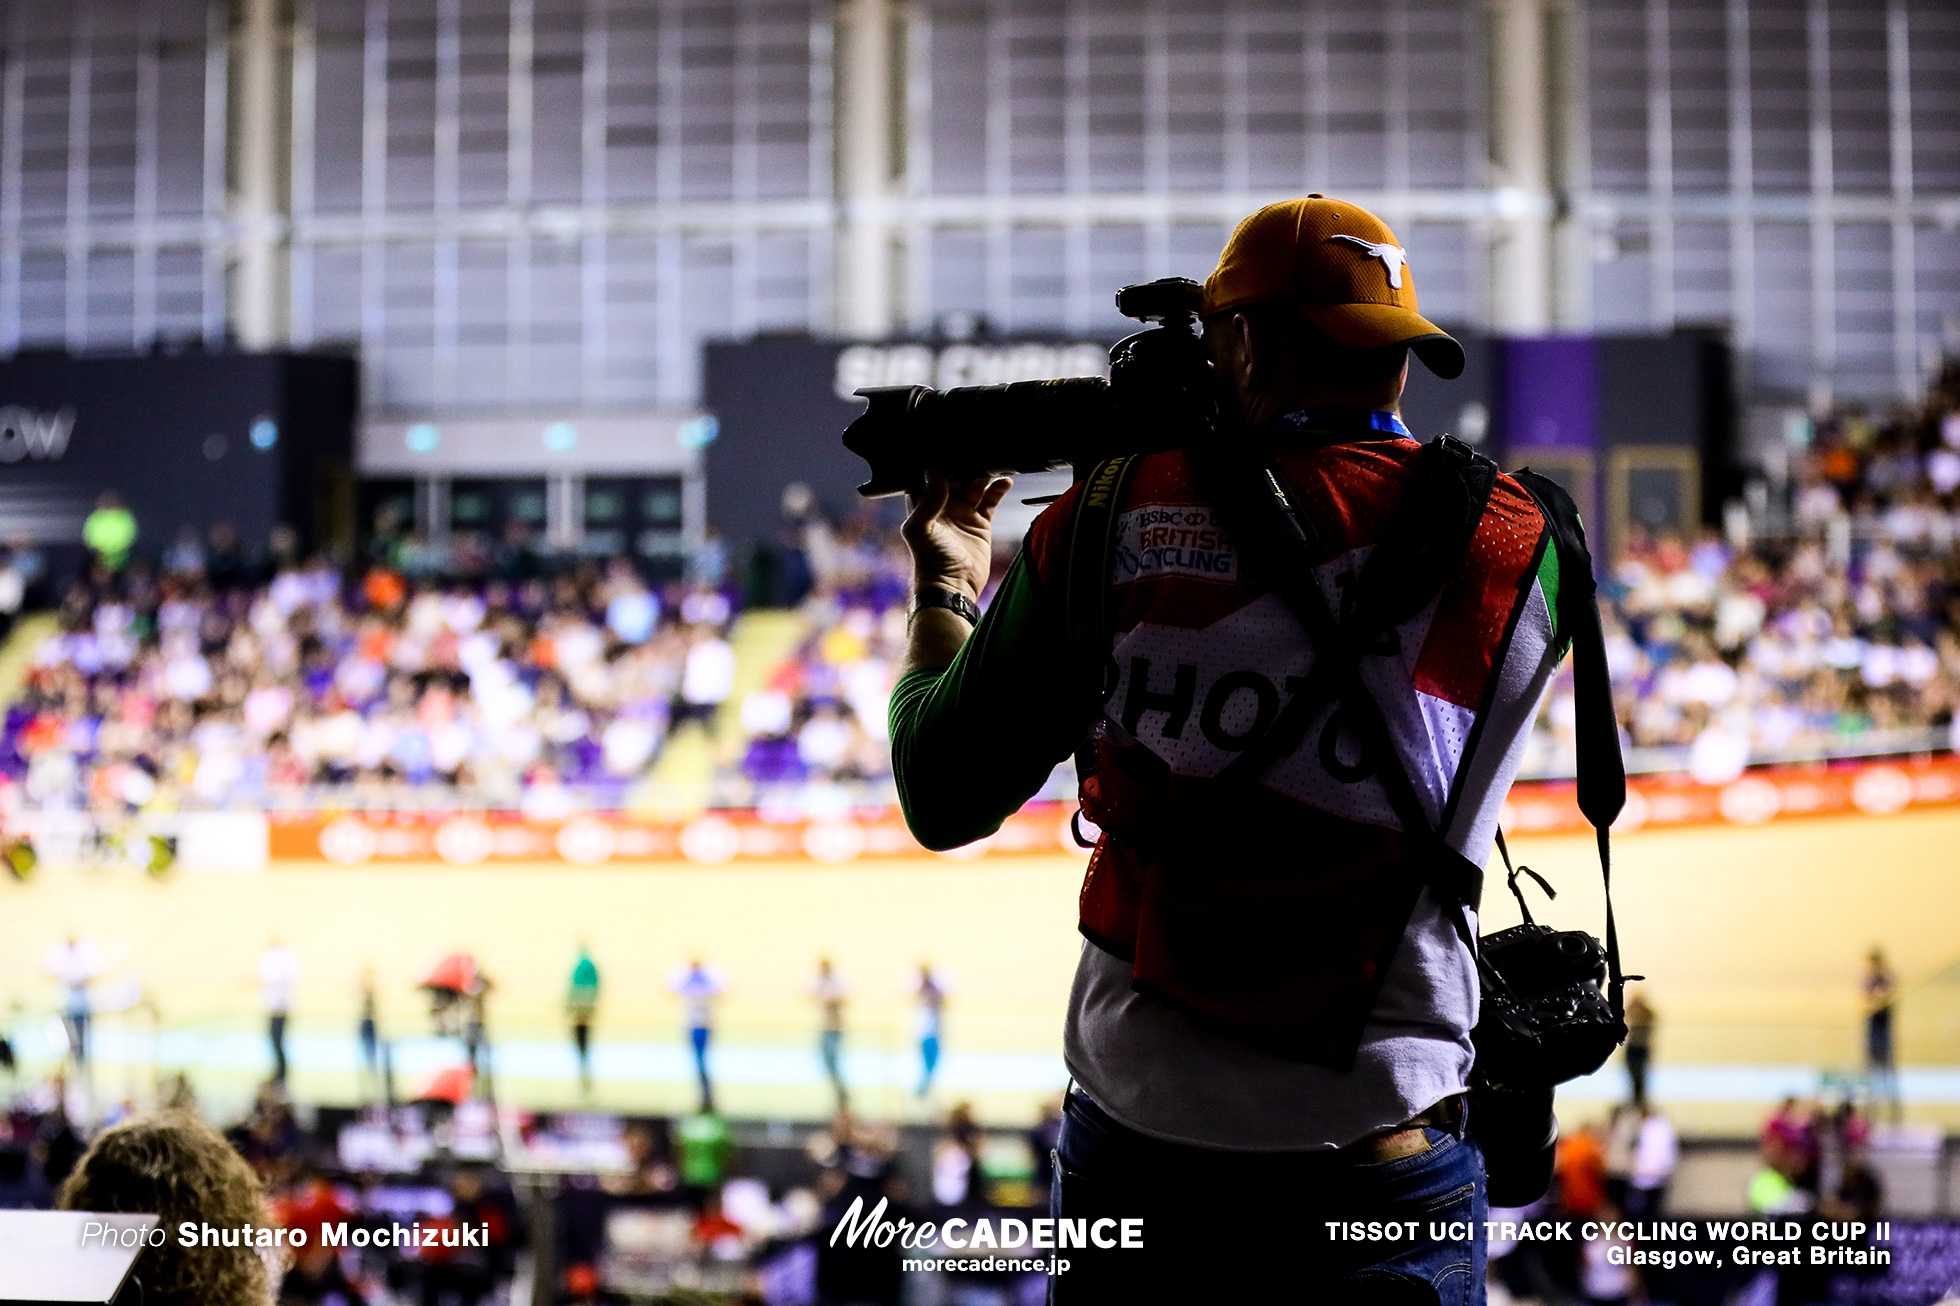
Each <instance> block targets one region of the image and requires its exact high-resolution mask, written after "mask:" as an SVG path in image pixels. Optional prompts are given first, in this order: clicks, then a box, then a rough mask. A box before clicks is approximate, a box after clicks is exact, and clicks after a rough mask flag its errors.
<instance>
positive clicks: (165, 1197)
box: [58, 1111, 272, 1306]
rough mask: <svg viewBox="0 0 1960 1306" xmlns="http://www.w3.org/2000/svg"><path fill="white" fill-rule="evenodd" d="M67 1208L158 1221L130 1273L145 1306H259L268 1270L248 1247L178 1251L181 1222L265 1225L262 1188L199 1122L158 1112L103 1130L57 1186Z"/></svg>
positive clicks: (266, 1294)
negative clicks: (162, 1234)
mask: <svg viewBox="0 0 1960 1306" xmlns="http://www.w3.org/2000/svg"><path fill="white" fill-rule="evenodd" d="M58 1204H59V1205H60V1206H61V1207H62V1209H64V1210H69V1211H109V1212H128V1213H132V1214H135V1213H141V1214H149V1215H156V1216H159V1217H161V1227H162V1228H164V1229H165V1230H168V1231H170V1234H169V1236H168V1237H167V1238H165V1239H164V1241H163V1243H162V1245H160V1246H155V1247H148V1248H145V1249H144V1251H143V1254H142V1255H141V1256H140V1257H138V1258H137V1262H136V1268H135V1273H136V1274H137V1276H138V1277H140V1278H141V1279H142V1281H143V1300H144V1301H145V1302H147V1303H149V1306H264V1303H266V1302H268V1301H270V1300H271V1297H272V1292H271V1284H270V1281H269V1276H268V1272H267V1268H266V1264H265V1262H264V1261H263V1260H261V1259H260V1257H259V1254H258V1253H257V1252H256V1251H254V1250H252V1249H251V1248H248V1247H182V1246H179V1245H178V1242H177V1237H176V1232H175V1230H176V1228H177V1225H178V1224H179V1223H181V1222H183V1221H185V1220H189V1221H192V1222H201V1223H204V1224H210V1225H214V1226H216V1227H218V1228H221V1229H223V1228H229V1229H236V1228H237V1227H238V1226H240V1225H242V1224H250V1225H254V1226H264V1225H269V1224H271V1223H272V1219H271V1216H270V1214H269V1213H268V1212H267V1210H266V1205H265V1190H264V1189H263V1187H261V1185H260V1183H259V1179H258V1176H257V1175H255V1174H253V1173H252V1168H251V1167H250V1166H249V1165H247V1164H245V1161H244V1158H242V1157H240V1156H239V1155H238V1153H236V1152H234V1151H233V1150H232V1149H231V1145H230V1144H229V1143H227V1142H225V1140H224V1138H223V1137H222V1136H221V1135H220V1134H219V1133H218V1131H217V1130H215V1129H213V1128H211V1126H210V1125H207V1124H205V1123H204V1122H203V1121H202V1120H199V1119H198V1118H197V1117H196V1116H193V1115H190V1114H188V1113H185V1112H182V1111H164V1112H160V1113H158V1114H155V1115H145V1116H136V1117H134V1118H132V1119H129V1120H125V1121H123V1122H122V1123H121V1124H118V1125H115V1126H113V1127H112V1128H110V1129H107V1130H104V1131H103V1132H102V1134H101V1135H100V1136H98V1137H97V1138H96V1140H95V1141H94V1142H93V1143H91V1144H89V1148H88V1151H87V1152H85V1153H83V1155H82V1159H81V1160H80V1161H79V1162H78V1163H77V1164H76V1166H75V1170H74V1173H72V1174H70V1175H69V1176H68V1179H67V1182H65V1183H63V1184H62V1186H61V1196H60V1199H59V1202H58Z"/></svg>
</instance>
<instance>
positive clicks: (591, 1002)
mask: <svg viewBox="0 0 1960 1306" xmlns="http://www.w3.org/2000/svg"><path fill="white" fill-rule="evenodd" d="M598 1011H599V963H598V962H596V961H594V960H592V949H591V948H590V947H588V946H587V945H586V944H585V942H584V941H583V940H581V941H580V942H579V945H578V960H577V961H574V962H573V963H572V981H571V985H570V987H569V989H568V990H567V992H566V994H565V1014H566V1016H567V1017H568V1018H569V1019H570V1020H571V1024H572V1050H573V1051H574V1052H576V1053H577V1054H578V1082H579V1089H580V1091H581V1092H583V1093H584V1094H585V1095H586V1096H587V1097H590V1096H591V1095H592V1018H593V1017H594V1016H595V1015H597V1014H598Z"/></svg>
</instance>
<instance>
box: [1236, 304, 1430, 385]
mask: <svg viewBox="0 0 1960 1306" xmlns="http://www.w3.org/2000/svg"><path fill="white" fill-rule="evenodd" d="M1232 311H1233V312H1234V313H1242V314H1244V315H1245V316H1246V317H1247V318H1249V319H1250V320H1251V321H1252V324H1253V325H1254V326H1255V327H1257V328H1258V329H1260V330H1261V331H1264V332H1267V333H1274V334H1277V335H1278V336H1279V337H1280V339H1281V340H1282V341H1284V342H1285V343H1286V344H1287V345H1288V346H1289V347H1290V349H1291V351H1292V352H1293V353H1294V355H1295V356H1296V357H1298V358H1299V359H1300V361H1301V362H1302V363H1303V364H1304V365H1305V367H1306V370H1307V372H1308V374H1309V375H1310V376H1311V377H1312V378H1313V379H1315V380H1318V381H1324V382H1327V383H1329V384H1332V385H1338V386H1350V387H1354V388H1357V389H1365V388H1366V387H1368V386H1375V385H1382V384H1384V383H1386V382H1388V381H1391V380H1393V379H1394V378H1396V377H1398V376H1400V375H1401V374H1402V369H1403V368H1404V367H1406V366H1408V363H1409V347H1408V346H1407V345H1377V346H1374V347H1372V348H1366V349H1362V348H1356V347H1355V346H1353V345H1344V344H1342V343H1341V342H1340V341H1338V340H1336V339H1334V337H1332V336H1330V335H1328V334H1327V333H1326V332H1325V331H1322V330H1321V329H1320V328H1319V327H1317V326H1315V325H1314V324H1313V323H1312V322H1311V321H1310V320H1308V318H1307V315H1306V314H1305V313H1302V312H1301V311H1300V309H1299V306H1298V305H1297V304H1294V303H1292V302H1290V301H1288V300H1283V299H1264V300H1260V301H1258V302H1257V303H1252V304H1246V305H1244V306H1243V307H1241V308H1237V309H1234V310H1232ZM1220 316H1228V315H1226V314H1221V315H1220Z"/></svg>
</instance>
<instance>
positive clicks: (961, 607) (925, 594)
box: [912, 585, 980, 626]
mask: <svg viewBox="0 0 1960 1306" xmlns="http://www.w3.org/2000/svg"><path fill="white" fill-rule="evenodd" d="M926 608H944V609H946V610H947V611H948V612H955V613H958V614H959V615H960V616H962V617H965V618H966V624H967V625H969V626H977V625H979V624H980V605H979V604H978V603H975V602H974V601H973V600H972V599H970V598H968V597H967V596H966V595H964V594H961V593H960V592H959V591H958V590H949V589H945V588H943V587H941V586H938V585H921V586H919V588H918V589H917V590H916V591H915V592H914V593H913V595H912V611H914V612H921V611H924V610H925V609H926Z"/></svg>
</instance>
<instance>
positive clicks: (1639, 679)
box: [0, 367, 1960, 816]
mask: <svg viewBox="0 0 1960 1306" xmlns="http://www.w3.org/2000/svg"><path fill="white" fill-rule="evenodd" d="M1800 425H1801V427H1802V429H1801V430H1800V431H1798V432H1796V435H1795V436H1794V437H1793V438H1792V439H1791V440H1790V441H1789V442H1788V448H1787V449H1785V450H1784V451H1783V454H1784V455H1785V459H1786V464H1787V472H1788V475H1787V478H1786V481H1785V484H1784V486H1783V489H1782V491H1780V492H1778V493H1776V494H1773V495H1757V496H1755V498H1756V499H1757V500H1758V501H1757V502H1754V503H1752V504H1751V506H1750V507H1749V508H1747V509H1745V508H1744V507H1743V504H1742V501H1737V503H1736V504H1734V505H1732V507H1731V510H1730V511H1729V513H1728V514H1727V516H1726V519H1725V521H1724V525H1723V528H1722V529H1714V528H1710V529H1707V530H1704V531H1702V532H1701V533H1700V535H1699V536H1697V537H1696V538H1693V539H1685V538H1680V537H1677V536H1673V535H1658V536H1657V535H1653V534H1649V533H1647V532H1645V531H1643V530H1642V529H1641V528H1640V527H1639V526H1638V525H1634V526H1632V527H1630V528H1628V530H1627V533H1626V537H1625V538H1624V540H1622V541H1621V546H1622V547H1621V548H1620V549H1619V551H1618V553H1617V555H1616V556H1615V557H1613V558H1612V560H1611V565H1610V568H1609V569H1608V574H1607V575H1606V576H1605V578H1604V583H1603V587H1602V593H1603V595H1604V597H1605V600H1606V602H1605V604H1604V615H1605V621H1606V626H1607V640H1608V652H1609V658H1610V661H1611V664H1612V668H1613V674H1614V681H1615V689H1616V693H1617V697H1618V700H1619V705H1620V714H1621V723H1622V726H1623V728H1624V730H1625V735H1626V741H1627V743H1628V744H1629V745H1631V746H1632V747H1633V748H1634V749H1635V750H1637V751H1636V753H1635V754H1634V763H1635V766H1636V769H1648V770H1687V771H1692V772H1693V773H1694V774H1695V775H1696V776H1698V777H1699V778H1702V779H1704V780H1706V781H1710V782H1721V781H1725V780H1727V779H1732V778H1733V777H1734V776H1735V775H1737V774H1739V773H1740V772H1741V770H1742V768H1743V767H1744V766H1745V765H1747V764H1748V763H1749V762H1751V761H1757V762H1761V761H1775V760H1797V759H1806V758H1815V757H1820V756H1834V755H1846V754H1855V753H1859V752H1885V751H1895V752H1896V751H1923V750H1925V749H1928V748H1934V747H1947V746H1950V744H1949V741H1950V732H1951V730H1952V728H1953V722H1954V719H1955V712H1954V707H1955V702H1956V698H1960V553H1956V550H1955V540H1956V536H1960V368H1954V367H1949V369H1948V370H1947V372H1946V373H1944V374H1943V375H1942V377H1941V378H1940V380H1939V382H1938V383H1937V384H1936V385H1935V386H1934V388H1933V390H1932V392H1931V395H1930V397H1929V399H1928V401H1927V403H1926V405H1925V406H1924V407H1923V408H1921V409H1917V410H1912V411H1905V410H1901V411H1898V412H1895V413H1893V414H1891V415H1889V416H1886V417H1884V418H1882V419H1881V418H1877V417H1874V416H1872V415H1871V414H1868V413H1866V412H1863V411H1859V410H1853V409H1845V410H1841V411H1838V412H1834V413H1832V414H1830V415H1828V416H1826V417H1823V418H1821V419H1818V420H1816V421H1814V422H1808V421H1806V422H1803V423H1801V424H1800ZM800 488H801V487H792V492H791V493H790V494H789V495H786V497H785V528H784V535H783V538H782V540H780V541H778V542H777V546H776V547H775V548H773V549H768V550H763V551H761V552H759V553H758V554H757V556H756V558H755V559H752V560H750V561H749V562H748V563H747V564H746V565H745V568H744V569H742V570H743V574H742V575H740V576H738V577H733V578H731V577H730V575H729V573H731V572H732V571H735V570H737V568H734V567H731V566H730V561H729V559H728V557H727V554H726V551H725V549H724V547H723V545H722V544H721V542H720V541H719V540H717V539H715V538H713V537H710V539H709V540H708V541H706V542H705V543H704V544H703V545H702V546H701V548H700V549H699V550H697V555H696V556H695V557H694V558H692V559H690V561H689V566H688V569H687V571H688V576H689V579H688V580H686V581H676V582H669V583H665V584H657V583H652V582H650V581H648V580H647V579H645V578H643V576H642V574H641V572H640V571H639V570H637V569H636V567H635V566H634V565H633V564H632V563H631V562H630V561H628V560H626V559H623V558H616V559H611V560H596V559H571V560H569V561H568V562H565V563H563V564H558V565H551V564H550V562H549V559H547V558H546V557H545V556H544V555H541V554H539V553H538V552H536V551H535V550H533V549H532V548H531V547H530V546H529V544H528V543H527V542H526V541H525V540H524V539H522V538H513V539H510V540H506V541H505V542H504V543H503V544H502V545H500V546H499V547H497V548H485V549H482V550H479V551H478V552H480V553H481V554H482V556H481V557H476V556H475V555H472V558H473V561H472V563H471V566H470V567H469V568H468V569H467V570H468V573H469V574H468V576H467V577H465V576H462V575H459V574H455V573H454V571H453V569H452V570H451V572H449V573H447V574H445V572H444V571H443V570H442V567H440V566H437V565H435V563H437V562H440V559H439V558H437V557H436V555H435V554H433V553H431V552H430V550H429V548H428V547H427V546H426V545H424V544H421V543H418V537H414V536H410V535H402V534H399V533H397V534H392V535H391V534H386V533H377V535H376V537H375V541H374V543H373V545H372V547H371V555H370V557H369V559H368V560H367V561H366V563H365V564H364V565H362V566H360V567H356V568H351V569H343V568H342V567H339V566H337V565H335V564H334V563H332V562H330V561H328V560H326V559H325V558H322V557H314V558H311V559H305V558H302V557H300V556H299V555H298V553H297V552H296V541H295V540H294V538H293V537H292V536H291V534H290V533H286V532H279V533H275V535H274V538H273V539H272V540H271V541H270V542H269V543H268V546H267V547H266V548H265V549H264V550H263V551H261V552H259V553H257V554H251V553H248V552H247V551H246V550H245V548H244V547H243V545H242V544H241V542H240V541H239V540H238V539H237V538H236V536H235V534H234V533H233V532H232V531H231V530H230V529H229V528H228V527H226V526H224V525H222V524H220V525H219V526H217V527H214V528H213V529H212V530H211V531H210V532H209V534H208V536H206V537H204V538H199V537H198V536H197V535H196V534H194V533H187V534H185V535H183V536H180V537H179V538H178V539H176V540H174V541H173V542H172V543H171V544H170V546H169V547H168V548H167V549H166V550H164V551H163V552H162V553H161V555H160V556H158V557H155V558H154V559H146V557H145V555H144V554H143V553H142V552H141V551H140V550H137V549H134V548H133V547H132V546H133V543H134V539H135V526H134V523H133V522H124V521H122V520H121V519H120V517H116V516H114V515H113V514H121V516H122V517H126V516H127V512H126V510H124V509H122V508H121V507H120V505H116V504H113V503H109V502H106V501H105V504H104V505H103V506H102V507H100V508H98V514H97V517H95V518H92V519H91V521H92V522H93V523H94V524H95V527H96V529H95V530H94V531H93V532H92V534H91V536H90V538H91V539H92V540H94V541H96V545H95V553H94V559H95V565H94V568H93V570H92V572H91V573H90V576H89V578H88V579H86V580H84V581H82V582H80V583H77V584H75V585H74V586H72V587H71V588H69V589H68V590H67V591H66V592H65V593H64V594H62V595H61V596H60V599H59V604H58V611H59V616H60V633H59V636H58V638H55V639H51V640H49V641H48V642H47V643H46V644H45V645H44V646H43V647H42V648H41V650H40V652H39V654H38V656H37V658H36V660H35V664H34V666H33V668H32V670H31V672H30V673H29V675H28V677H27V683H26V686H25V689H24V692H22V693H21V694H20V695H19V696H18V697H17V699H16V701H15V702H14V703H13V705H12V706H11V707H10V708H9V709H8V711H7V716H6V720H5V723H4V726H0V777H7V778H10V779H12V780H14V781H17V782H19V784H20V792H21V793H22V794H24V796H25V797H26V798H27V799H28V801H30V802H32V803H35V804H40V805H54V806H62V805H68V806H75V805H82V804H87V805H92V806H95V807H97V808H103V807H113V806H116V805H118V804H120V805H123V806H125V807H128V808H130V809H132V810H134V809H139V808H143V807H145V806H147V805H149V804H151V803H153V802H156V801H159V795H161V796H162V801H166V802H170V803H178V804H182V805H193V806H247V805H271V806H279V805H282V804H288V803H291V804H297V803H301V802H306V801H311V799H309V798H308V795H309V793H310V792H311V791H313V790H315V789H317V787H319V786H332V787H334V789H335V791H336V793H338V794H339V795H340V797H341V798H342V799H343V800H344V801H350V802H353V803H355V804H359V805H364V806H396V805H414V804H416V803H418V802H426V801H431V800H434V799H435V797H436V795H438V794H452V795H453V794H455V793H458V792H460V793H461V794H462V795H464V796H466V797H468V798H469V799H470V800H471V801H478V802H483V803H486V804H491V805H500V806H513V807H515V806H523V807H525V808H527V809H528V810H530V811H532V812H534V813H535V814H539V815H546V816H549V815H555V814H562V813H563V812H564V811H567V810H570V809H571V808H573V807H578V806H595V807H609V806H622V805H623V806H633V805H636V804H639V803H644V802H647V801H651V799H650V795H649V791H648V790H647V789H646V788H644V787H643V786H644V785H645V784H646V782H647V781H648V777H649V776H650V775H651V774H652V773H653V771H654V768H655V766H656V763H657V761H658V759H659V758H660V756H661V753H662V750H663V748H664V747H665V746H666V745H667V743H668V741H669V740H670V739H671V738H673V737H674V736H675V735H676V734H677V733H679V732H681V731H683V730H685V729H687V728H689V727H698V728H700V729H701V730H702V731H703V732H704V733H705V734H707V735H708V737H709V738H710V740H711V741H712V747H711V748H710V750H709V754H710V760H709V761H707V762H704V763H703V767H704V768H706V769H709V770H712V771H713V772H714V774H715V779H714V782H713V787H712V797H713V801H716V802H723V803H733V804H751V803H753V804H757V805H762V806H769V805H771V804H775V803H788V804H791V805H802V806H805V807H812V808H814V807H822V806H825V805H826V804H828V805H829V806H831V807H835V806H838V805H840V804H841V805H850V804H853V803H860V802H866V801H869V802H882V801H886V800H888V798H889V793H888V777H889V771H890V759H889V751H888V743H887V740H886V737H885V729H886V726H885V715H886V705H887V703H888V701H889V697H890V693H891V688H892V684H893V681H894V679H895V676H896V670H897V666H898V664H899V661H900V660H901V658H902V654H903V645H904V630H905V615H904V607H905V601H906V591H907V576H908V564H907V560H906V555H905V553H904V550H903V548H902V546H901V545H900V544H899V542H898V539H897V536H896V532H895V531H894V530H892V529H891V528H890V525H889V523H886V524H884V525H879V524H876V521H875V519H874V518H873V517H872V516H870V515H868V514H867V515H863V516H860V517H859V518H857V519H854V520H852V521H848V522H845V523H843V524H841V525H834V524H831V523H829V522H827V521H825V519H824V518H823V517H822V516H821V514H820V513H819V512H818V511H817V510H816V507H815V504H814V500H813V499H812V498H811V497H810V496H809V495H808V494H807V492H805V493H804V494H802V495H801V496H799V495H797V494H796V493H795V491H796V490H797V489H800ZM103 513H109V514H112V516H111V518H110V520H109V521H108V522H107V524H106V525H105V524H104V523H103V521H102V520H101V515H102V514H103ZM1604 534H1605V532H1604V531H1600V530H1597V529H1596V530H1595V532H1594V535H1595V540H1596V541H1598V540H1599V539H1601V538H1603V536H1604ZM520 535H521V532H520ZM1010 543H1011V542H1010ZM432 559H433V560H434V561H433V562H432ZM451 561H452V562H453V561H454V560H453V559H452V560H451ZM45 572H46V568H45V567H44V565H43V564H42V563H41V562H40V560H39V558H38V556H37V555H36V554H35V552H34V550H32V549H28V548H21V549H17V550H15V551H13V552H11V553H9V554H4V555H0V621H8V620H11V619H12V617H13V614H14V612H15V611H17V610H18V609H20V608H21V607H22V605H23V595H31V594H32V593H33V592H34V591H35V589H36V587H37V586H38V587H40V588H42V589H44V590H45V588H46V586H47V577H46V575H45ZM745 595H746V596H747V597H748V599H749V600H750V601H751V602H752V603H754V602H757V601H759V602H760V603H763V604H769V603H772V602H773V603H787V604H789V605H791V607H792V608H793V609H794V610H795V611H796V613H797V614H798V616H797V618H796V619H797V620H800V622H801V623H802V624H801V626H800V627H797V628H795V629H793V630H791V631H790V632H789V633H788V635H786V636H784V637H783V638H780V639H777V640H775V641H774V642H770V641H762V642H760V643H758V644H757V645H756V647H755V649H754V651H753V652H752V653H750V654H748V656H749V657H750V658H751V662H750V663H749V664H747V665H741V664H739V661H738V654H737V649H736V648H735V647H734V645H733V644H732V643H731V638H730V633H731V627H732V624H733V621H734V618H735V617H736V615H737V613H738V610H739V609H740V608H741V607H742V606H743V604H744V597H745ZM738 673H739V674H738ZM738 680H739V681H741V682H742V683H739V684H738ZM1572 756H1573V711H1572V695H1571V685H1570V671H1569V669H1568V670H1567V671H1565V672H1563V673H1561V676H1560V677H1559V679H1558V680H1557V681H1555V683H1554V686H1553V691H1552V693H1551V695H1550V697H1549V698H1548V700H1547V703H1546V706H1545V709H1544V711H1543V712H1542V714H1541V716H1540V720H1539V724H1538V728H1537V730H1536V731H1535V732H1534V734H1533V736H1532V738H1531V742H1530V744H1529V747H1528V749H1527V753H1526V757H1525V761H1524V768H1523V774H1524V775H1525V776H1527V777H1529V776H1533V775H1561V774H1570V773H1571V769H1572ZM1065 789H1066V786H1065V785H1059V784H1058V786H1057V790H1056V792H1057V794H1059V793H1061V792H1062V791H1063V790H1065ZM418 795H419V797H418ZM826 795H828V796H827V797H826Z"/></svg>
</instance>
